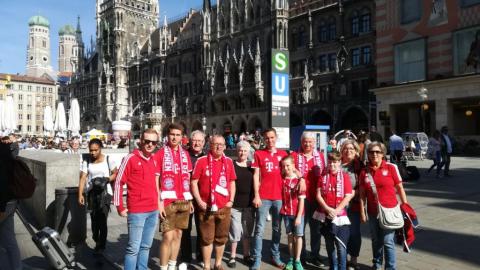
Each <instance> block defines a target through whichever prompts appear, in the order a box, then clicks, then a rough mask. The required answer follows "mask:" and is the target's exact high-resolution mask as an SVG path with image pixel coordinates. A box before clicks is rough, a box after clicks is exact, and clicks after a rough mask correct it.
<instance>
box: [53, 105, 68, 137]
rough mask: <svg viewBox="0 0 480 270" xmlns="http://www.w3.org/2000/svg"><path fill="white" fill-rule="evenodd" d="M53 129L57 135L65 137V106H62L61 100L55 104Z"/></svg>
mask: <svg viewBox="0 0 480 270" xmlns="http://www.w3.org/2000/svg"><path fill="white" fill-rule="evenodd" d="M53 130H55V131H57V135H58V136H59V137H65V131H66V130H67V118H66V116H65V107H64V106H63V102H60V103H58V105H57V112H56V114H55V124H54V126H53Z"/></svg>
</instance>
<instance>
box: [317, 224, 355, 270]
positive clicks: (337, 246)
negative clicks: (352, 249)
mask: <svg viewBox="0 0 480 270" xmlns="http://www.w3.org/2000/svg"><path fill="white" fill-rule="evenodd" d="M337 230H345V231H346V232H345V234H347V235H348V233H349V231H350V228H349V226H348V225H344V226H339V227H338V229H337ZM323 236H324V237H325V247H326V248H327V254H328V263H329V264H330V268H329V269H330V270H346V269H347V248H346V246H345V244H346V243H342V242H341V241H339V240H338V239H337V238H336V237H335V235H334V234H333V233H332V232H331V231H329V230H328V229H325V230H324V233H323Z"/></svg>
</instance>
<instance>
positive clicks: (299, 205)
mask: <svg viewBox="0 0 480 270" xmlns="http://www.w3.org/2000/svg"><path fill="white" fill-rule="evenodd" d="M280 166H281V170H282V180H283V181H282V182H283V183H282V209H281V210H280V215H281V218H282V219H283V221H284V222H285V232H286V234H287V236H288V251H289V253H290V259H289V260H288V262H287V265H286V266H285V270H293V269H294V268H295V270H303V266H302V263H301V262H300V255H301V253H302V246H303V244H302V242H303V241H302V240H303V239H302V237H303V234H304V229H305V224H304V216H303V214H304V206H305V197H306V193H305V192H299V191H298V188H297V186H298V183H299V181H300V179H298V176H297V175H296V169H295V161H294V159H293V157H292V156H286V157H284V158H283V159H282V160H281V162H280Z"/></svg>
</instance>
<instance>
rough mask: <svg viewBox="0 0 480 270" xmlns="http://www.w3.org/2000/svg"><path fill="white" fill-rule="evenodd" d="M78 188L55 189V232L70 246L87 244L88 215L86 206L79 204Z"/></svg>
mask: <svg viewBox="0 0 480 270" xmlns="http://www.w3.org/2000/svg"><path fill="white" fill-rule="evenodd" d="M77 194H78V188H77V187H65V188H58V189H55V230H57V231H58V233H59V234H60V236H61V238H62V240H63V241H64V242H65V243H66V244H67V245H69V246H76V245H78V244H81V243H83V242H85V239H86V237H87V215H86V209H85V207H84V206H81V205H79V204H78V202H77Z"/></svg>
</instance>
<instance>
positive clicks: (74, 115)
mask: <svg viewBox="0 0 480 270" xmlns="http://www.w3.org/2000/svg"><path fill="white" fill-rule="evenodd" d="M68 130H70V131H71V132H72V136H78V135H80V133H79V131H80V106H79V105H78V100H77V99H76V98H74V99H72V101H71V102H70V111H69V112H68Z"/></svg>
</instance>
